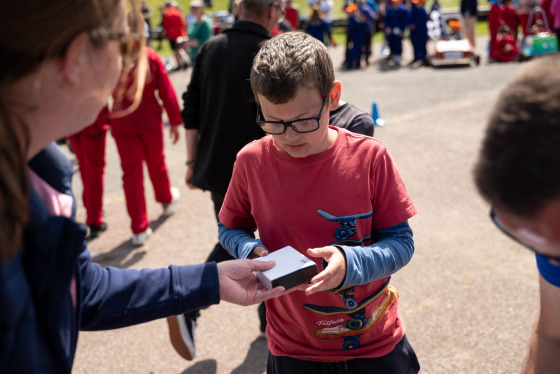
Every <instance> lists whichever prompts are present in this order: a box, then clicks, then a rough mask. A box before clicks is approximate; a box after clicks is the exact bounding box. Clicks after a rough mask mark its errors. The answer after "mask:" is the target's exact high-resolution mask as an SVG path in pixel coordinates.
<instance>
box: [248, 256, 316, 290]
mask: <svg viewBox="0 0 560 374" xmlns="http://www.w3.org/2000/svg"><path fill="white" fill-rule="evenodd" d="M253 261H275V262H276V265H275V266H274V267H273V268H272V269H269V270H266V271H262V272H261V271H259V272H256V273H255V274H256V276H257V279H258V280H259V282H261V283H262V284H263V285H264V286H265V287H266V288H267V289H269V290H270V289H273V288H274V287H278V286H283V287H284V289H286V290H287V289H290V288H292V287H295V286H299V285H300V284H303V283H305V282H309V281H310V280H311V278H313V277H314V276H315V275H317V273H318V270H317V265H316V264H315V262H313V261H312V260H310V259H309V258H307V257H305V256H304V255H303V254H301V253H299V252H298V251H297V250H296V249H294V248H293V247H291V246H287V247H284V248H281V249H279V250H277V251H274V252H272V253H270V254H268V255H266V256H263V257H257V258H255V259H254V260H253Z"/></svg>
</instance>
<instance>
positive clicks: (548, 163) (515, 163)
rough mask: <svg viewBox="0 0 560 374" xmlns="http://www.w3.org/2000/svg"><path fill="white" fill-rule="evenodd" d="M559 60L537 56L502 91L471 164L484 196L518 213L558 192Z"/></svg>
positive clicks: (531, 210)
mask: <svg viewBox="0 0 560 374" xmlns="http://www.w3.org/2000/svg"><path fill="white" fill-rule="evenodd" d="M559 63H560V56H558V55H557V54H554V55H551V56H548V57H541V58H539V59H538V60H535V61H534V62H532V63H531V64H530V65H528V66H526V67H525V68H524V69H523V70H521V71H520V72H519V73H517V75H516V76H515V77H514V78H513V79H512V80H511V81H510V82H509V83H508V85H507V86H506V87H505V88H504V89H503V90H502V92H501V94H500V96H499V98H498V101H497V103H496V104H495V107H494V109H493V111H492V113H491V115H490V119H489V121H488V126H487V128H486V135H485V138H484V140H483V142H482V148H481V150H480V154H479V158H478V161H477V164H476V166H475V169H474V179H475V183H476V187H477V188H478V191H479V192H480V194H481V195H482V197H483V198H484V199H485V200H487V201H488V202H489V203H490V204H492V205H494V206H495V207H496V208H499V209H500V210H504V211H507V212H509V213H511V214H514V215H516V216H518V217H527V218H530V217H532V216H534V215H535V214H536V213H537V212H539V210H540V209H542V208H543V207H544V206H545V205H546V204H547V203H548V202H549V201H551V200H554V199H557V198H559V197H560V173H558V171H559V170H560V70H559V69H558V66H559Z"/></svg>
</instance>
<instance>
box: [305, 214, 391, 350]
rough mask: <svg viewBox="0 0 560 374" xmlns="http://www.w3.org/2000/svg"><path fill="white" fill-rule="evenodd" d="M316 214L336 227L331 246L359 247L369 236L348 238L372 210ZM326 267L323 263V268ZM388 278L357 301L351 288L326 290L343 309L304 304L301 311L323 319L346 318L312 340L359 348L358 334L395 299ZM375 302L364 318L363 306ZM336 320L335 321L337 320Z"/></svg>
mask: <svg viewBox="0 0 560 374" xmlns="http://www.w3.org/2000/svg"><path fill="white" fill-rule="evenodd" d="M317 214H319V215H320V216H321V217H323V218H325V219H326V220H328V221H331V222H337V223H338V224H339V225H340V226H339V227H337V228H336V229H335V231H334V233H333V235H334V237H335V239H337V241H335V242H333V243H331V245H341V244H342V245H361V244H362V243H364V242H366V241H369V240H370V239H371V236H365V237H363V238H359V239H351V238H352V236H354V235H356V233H357V232H358V231H357V229H356V221H357V220H358V219H364V218H369V217H371V216H372V214H373V211H370V212H367V213H360V214H353V215H347V216H334V215H332V214H330V213H327V212H325V211H323V210H317ZM325 267H326V264H325V263H323V268H325ZM389 280H390V278H389V279H387V281H386V282H385V283H384V284H383V285H382V286H381V287H380V288H379V289H378V290H377V291H376V292H375V293H374V294H372V295H370V296H367V297H366V298H364V299H362V300H361V301H358V300H356V299H355V297H354V289H355V287H354V286H347V287H344V288H342V289H340V290H336V291H329V292H331V293H333V294H338V295H340V296H341V297H342V300H343V302H344V307H339V306H322V305H313V304H306V305H304V306H303V307H304V309H306V310H308V311H310V312H313V313H317V314H320V315H323V316H329V317H332V316H337V315H346V316H348V317H349V319H347V320H345V321H341V323H338V324H336V325H333V326H329V327H324V328H320V329H318V330H316V331H315V337H316V338H318V339H340V338H343V343H342V349H343V350H352V349H356V348H358V347H359V346H360V335H363V334H365V333H366V332H367V331H369V330H370V329H372V328H373V327H375V326H376V325H377V324H378V323H379V322H380V321H381V320H382V319H383V317H384V316H385V315H386V314H387V312H388V310H389V309H390V308H391V307H392V306H393V305H394V304H395V302H396V301H397V300H398V293H397V291H396V289H395V288H394V287H392V286H390V285H389ZM374 302H377V303H378V304H377V307H376V308H375V309H374V310H372V311H371V312H370V313H369V314H370V315H369V316H366V307H367V306H368V305H370V304H372V303H374ZM337 321H338V320H337Z"/></svg>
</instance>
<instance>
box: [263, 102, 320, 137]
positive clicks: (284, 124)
mask: <svg viewBox="0 0 560 374" xmlns="http://www.w3.org/2000/svg"><path fill="white" fill-rule="evenodd" d="M327 98H328V96H325V98H324V99H323V104H322V105H321V110H319V114H318V115H317V116H316V117H308V118H298V119H296V120H293V121H262V120H260V116H261V114H262V111H261V107H260V105H257V119H256V122H257V125H258V126H259V127H260V128H261V130H263V131H264V132H265V133H267V134H269V135H282V134H284V133H285V132H286V130H287V129H288V126H289V127H291V128H292V130H294V131H295V132H297V133H299V134H308V133H310V132H314V131H317V130H319V127H321V124H320V123H319V120H320V119H321V117H322V116H323V109H325V104H326V102H327ZM263 117H264V115H263ZM308 120H315V121H316V122H317V128H315V129H313V130H310V131H298V130H297V129H296V128H295V127H294V122H300V121H308ZM265 123H275V124H280V125H283V126H284V131H282V132H280V133H272V132H268V131H265V130H264V129H263V124H265Z"/></svg>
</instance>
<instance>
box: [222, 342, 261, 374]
mask: <svg viewBox="0 0 560 374" xmlns="http://www.w3.org/2000/svg"><path fill="white" fill-rule="evenodd" d="M267 358H268V347H267V346H266V339H262V338H257V339H255V340H253V342H251V346H250V347H249V352H247V356H246V357H245V361H243V363H242V364H241V365H239V366H238V367H236V368H235V369H233V371H232V372H231V374H262V373H263V372H264V371H265V370H266V360H267Z"/></svg>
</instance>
